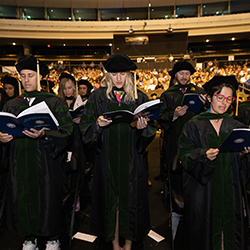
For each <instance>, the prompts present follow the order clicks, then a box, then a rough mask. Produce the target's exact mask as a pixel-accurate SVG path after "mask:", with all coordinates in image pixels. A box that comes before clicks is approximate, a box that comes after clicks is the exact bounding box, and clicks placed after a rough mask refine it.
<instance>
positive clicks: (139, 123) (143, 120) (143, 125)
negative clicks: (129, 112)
mask: <svg viewBox="0 0 250 250" xmlns="http://www.w3.org/2000/svg"><path fill="white" fill-rule="evenodd" d="M147 126H148V122H147V119H146V118H143V117H139V118H138V120H137V123H136V128H137V129H144V128H146V127H147Z"/></svg>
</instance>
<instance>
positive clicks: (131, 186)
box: [80, 54, 156, 250]
mask: <svg viewBox="0 0 250 250" xmlns="http://www.w3.org/2000/svg"><path fill="white" fill-rule="evenodd" d="M104 67H105V69H106V70H107V71H108V72H109V73H107V75H106V76H105V78H104V79H103V81H102V86H103V85H104V86H105V87H101V88H100V89H98V90H95V91H94V92H92V94H91V95H90V97H89V99H88V102H87V104H86V106H85V111H84V114H83V115H82V119H81V122H80V125H81V130H82V133H83V141H84V142H85V143H88V144H91V143H92V144H94V146H95V148H96V158H95V165H94V176H93V186H92V207H91V210H92V211H91V212H92V214H91V230H92V231H93V232H94V233H95V234H96V235H98V237H100V238H101V239H104V240H106V241H112V243H113V249H114V250H118V249H119V250H120V249H121V248H120V246H119V236H121V237H124V238H125V245H124V246H123V249H131V244H132V241H137V240H141V239H143V238H144V237H145V236H146V235H147V233H148V232H149V229H150V223H149V207H148V195H147V192H148V188H147V185H148V184H147V181H148V175H147V167H146V160H145V157H146V153H145V152H146V147H147V146H148V145H149V143H150V142H151V141H152V140H153V138H154V136H155V132H156V128H155V127H153V126H151V125H149V124H151V123H149V124H148V123H147V121H146V119H144V118H139V119H138V121H137V125H136V127H132V126H131V125H130V124H128V123H115V124H113V123H112V121H110V120H107V119H104V117H103V114H104V113H105V112H109V111H114V110H130V111H132V112H133V111H134V110H135V108H136V107H138V106H139V105H140V104H142V103H144V102H146V101H147V100H148V98H147V96H146V95H145V94H143V93H142V92H141V91H138V92H137V94H138V97H137V98H136V93H135V91H134V83H133V77H132V75H131V73H130V72H129V71H130V70H135V69H136V65H135V64H134V63H133V62H132V61H131V60H130V59H129V58H128V57H127V56H126V55H120V54H114V55H112V56H110V57H109V59H108V60H107V61H106V62H105V63H104Z"/></svg>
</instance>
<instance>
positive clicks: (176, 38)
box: [113, 32, 188, 57]
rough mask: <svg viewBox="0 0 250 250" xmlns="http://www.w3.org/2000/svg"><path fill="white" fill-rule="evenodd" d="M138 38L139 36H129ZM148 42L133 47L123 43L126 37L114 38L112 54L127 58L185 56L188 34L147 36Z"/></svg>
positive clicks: (118, 36) (117, 36)
mask: <svg viewBox="0 0 250 250" xmlns="http://www.w3.org/2000/svg"><path fill="white" fill-rule="evenodd" d="M131 36H139V35H131ZM147 36H148V38H149V41H148V44H144V45H133V44H129V43H126V42H125V38H126V37H128V35H115V36H114V50H113V52H114V53H123V54H127V55H129V56H138V57H139V56H142V55H143V56H147V55H148V56H150V55H151V56H154V55H169V54H181V53H183V54H185V53H187V46H188V32H179V33H170V34H169V33H167V32H166V33H163V34H147Z"/></svg>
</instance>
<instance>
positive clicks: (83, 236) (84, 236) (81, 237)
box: [73, 232, 97, 243]
mask: <svg viewBox="0 0 250 250" xmlns="http://www.w3.org/2000/svg"><path fill="white" fill-rule="evenodd" d="M73 238H75V239H79V240H84V241H88V242H91V243H93V242H94V241H95V239H96V238H97V236H94V235H90V234H85V233H80V232H77V233H76V234H75V235H74V236H73Z"/></svg>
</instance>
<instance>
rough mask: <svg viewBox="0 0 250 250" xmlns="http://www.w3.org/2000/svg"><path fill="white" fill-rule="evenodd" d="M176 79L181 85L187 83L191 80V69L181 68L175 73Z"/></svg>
mask: <svg viewBox="0 0 250 250" xmlns="http://www.w3.org/2000/svg"><path fill="white" fill-rule="evenodd" d="M175 79H176V81H177V82H178V83H179V84H181V85H186V84H187V83H189V81H190V71H189V70H180V71H178V72H177V73H176V74H175Z"/></svg>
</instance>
